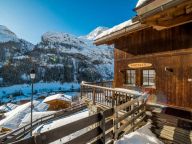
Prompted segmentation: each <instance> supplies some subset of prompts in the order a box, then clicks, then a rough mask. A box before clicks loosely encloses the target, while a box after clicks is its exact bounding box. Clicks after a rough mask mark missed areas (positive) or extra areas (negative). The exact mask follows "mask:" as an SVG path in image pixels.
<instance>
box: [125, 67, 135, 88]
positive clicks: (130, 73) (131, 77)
mask: <svg viewBox="0 0 192 144" xmlns="http://www.w3.org/2000/svg"><path fill="white" fill-rule="evenodd" d="M125 84H129V85H135V70H126V74H125Z"/></svg>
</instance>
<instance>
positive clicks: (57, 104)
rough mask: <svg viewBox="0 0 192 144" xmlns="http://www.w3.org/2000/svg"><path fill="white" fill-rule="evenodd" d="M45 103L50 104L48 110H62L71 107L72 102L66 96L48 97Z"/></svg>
mask: <svg viewBox="0 0 192 144" xmlns="http://www.w3.org/2000/svg"><path fill="white" fill-rule="evenodd" d="M43 102H44V103H47V104H49V108H48V110H61V109H65V108H68V107H70V106H71V100H70V99H69V98H68V97H67V95H64V94H55V95H51V96H48V97H46V98H45V99H44V100H43Z"/></svg>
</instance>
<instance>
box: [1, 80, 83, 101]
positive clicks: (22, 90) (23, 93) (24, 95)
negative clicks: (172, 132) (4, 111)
mask: <svg viewBox="0 0 192 144" xmlns="http://www.w3.org/2000/svg"><path fill="white" fill-rule="evenodd" d="M71 89H75V90H78V89H80V85H79V84H78V83H63V84H62V83H59V82H52V83H41V82H39V83H35V84H34V92H35V94H34V98H38V97H39V96H42V95H44V96H47V94H48V93H51V92H55V91H63V92H64V91H70V90H71ZM15 93H17V94H19V95H17V96H16V97H13V96H12V95H13V94H15ZM68 94H69V95H71V94H70V93H68ZM74 95H75V93H72V96H74ZM30 97H31V85H29V84H21V85H13V86H10V87H0V98H1V102H4V103H6V102H9V101H11V102H19V101H21V100H30Z"/></svg>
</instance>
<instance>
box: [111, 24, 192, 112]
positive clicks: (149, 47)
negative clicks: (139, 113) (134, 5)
mask: <svg viewBox="0 0 192 144" xmlns="http://www.w3.org/2000/svg"><path fill="white" fill-rule="evenodd" d="M114 55H115V75H114V82H115V86H116V87H123V86H124V82H125V76H124V75H125V70H127V69H133V68H130V67H128V65H129V64H131V63H151V64H152V66H151V67H146V68H137V69H135V70H136V84H137V85H138V86H142V80H143V78H142V70H145V69H153V70H155V73H156V76H155V87H156V88H155V92H154V94H155V96H156V102H158V103H161V104H166V105H170V106H174V107H178V108H182V109H186V110H192V23H189V24H185V25H181V26H178V27H174V28H170V29H167V30H162V31H157V30H154V29H152V28H147V29H144V30H141V31H138V32H135V33H133V34H131V35H128V36H125V37H122V38H119V39H117V40H116V41H115V54H114Z"/></svg>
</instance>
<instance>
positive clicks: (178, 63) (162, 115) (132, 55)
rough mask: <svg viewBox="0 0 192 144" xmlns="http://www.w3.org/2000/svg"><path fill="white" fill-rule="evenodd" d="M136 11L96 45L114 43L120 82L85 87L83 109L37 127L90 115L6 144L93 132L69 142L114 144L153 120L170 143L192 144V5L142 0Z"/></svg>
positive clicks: (187, 0) (190, 1)
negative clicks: (85, 113) (85, 111)
mask: <svg viewBox="0 0 192 144" xmlns="http://www.w3.org/2000/svg"><path fill="white" fill-rule="evenodd" d="M135 11H136V12H137V16H136V17H134V18H133V19H131V20H128V21H126V22H124V23H122V24H120V25H117V26H114V27H113V28H111V29H109V30H107V31H104V32H103V33H101V34H100V35H99V36H98V37H97V39H96V40H95V44H96V45H101V44H108V45H110V44H114V47H115V48H114V64H115V68H114V71H115V73H114V81H113V82H101V83H100V82H96V83H88V82H82V83H81V102H83V104H80V105H75V107H71V108H68V109H69V110H70V111H67V110H66V111H65V110H63V112H62V113H61V112H60V111H59V112H58V113H56V114H53V115H52V116H54V117H52V116H48V117H49V119H47V117H46V118H41V119H39V120H38V121H37V122H33V123H34V124H33V125H34V126H35V124H39V122H41V124H43V123H44V122H46V121H47V120H49V122H50V120H51V119H56V118H61V116H66V115H71V113H76V112H77V111H79V110H82V109H83V108H86V107H88V109H89V112H90V116H88V117H86V118H83V119H80V120H78V121H74V122H72V123H68V124H66V125H63V126H60V127H58V128H55V129H51V130H49V131H45V132H42V133H40V134H38V135H35V136H31V137H29V138H27V139H23V138H24V137H25V136H26V135H25V134H27V133H28V132H29V130H30V129H28V128H27V126H28V125H26V126H25V127H22V128H20V129H19V130H16V131H14V132H12V133H9V134H7V135H3V136H0V141H4V142H5V143H9V142H14V144H25V143H30V144H43V143H52V142H55V141H56V140H60V141H61V142H62V138H63V137H67V136H69V135H72V134H74V133H75V132H77V131H80V130H82V129H85V128H88V127H89V129H88V130H87V131H86V133H82V134H80V135H78V136H77V137H73V138H72V139H70V140H69V141H67V142H66V143H71V144H85V143H104V144H105V143H113V142H114V141H116V140H119V139H121V138H122V137H123V136H124V135H126V134H129V133H130V132H133V131H135V130H137V129H138V128H140V127H141V126H143V125H145V124H146V122H147V121H150V123H151V124H152V127H151V131H152V132H153V133H154V134H156V136H157V137H158V138H159V139H160V140H161V141H163V142H164V143H165V144H191V143H192V113H191V112H192V37H191V36H192V0H139V1H138V4H137V6H136V8H135ZM143 91H144V92H143ZM145 91H147V92H145ZM149 95H150V98H149V99H148V96H149ZM46 99H47V98H46ZM46 99H45V100H44V102H46V103H48V101H52V102H51V103H49V104H52V106H53V108H55V106H58V102H56V101H55V97H53V98H50V99H49V100H48V101H47V100H46ZM56 99H57V98H56ZM59 99H60V98H59ZM147 100H148V101H147ZM66 102H67V104H68V102H69V101H66ZM146 103H148V105H147V104H146ZM151 104H153V105H155V106H154V107H152V106H151ZM159 106H160V107H159ZM161 106H162V107H163V108H162V107H161ZM165 107H166V108H165ZM42 119H43V120H42ZM19 132H20V133H19ZM14 134H16V135H14ZM144 134H146V137H148V136H147V133H144ZM10 137H11V138H10ZM149 137H150V136H149ZM150 138H151V137H150ZM135 139H137V138H135ZM15 140H17V142H15ZM138 143H141V141H140V142H138Z"/></svg>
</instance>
